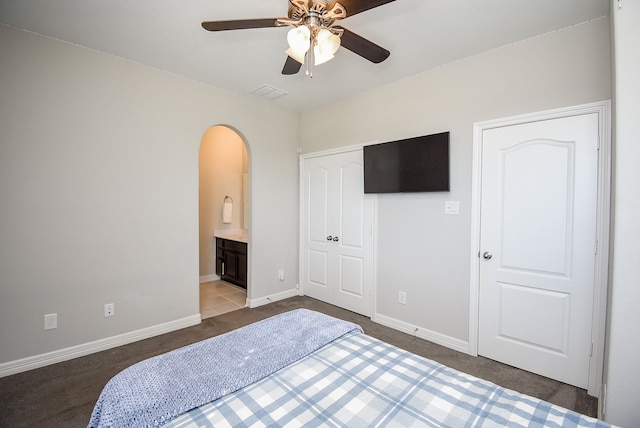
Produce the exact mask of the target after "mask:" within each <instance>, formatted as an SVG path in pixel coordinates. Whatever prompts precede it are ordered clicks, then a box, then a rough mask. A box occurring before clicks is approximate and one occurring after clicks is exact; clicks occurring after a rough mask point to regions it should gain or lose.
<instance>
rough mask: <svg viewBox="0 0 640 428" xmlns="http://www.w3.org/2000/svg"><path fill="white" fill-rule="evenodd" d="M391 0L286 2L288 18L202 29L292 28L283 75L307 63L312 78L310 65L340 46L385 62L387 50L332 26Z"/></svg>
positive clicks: (221, 23) (210, 25)
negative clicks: (287, 3)
mask: <svg viewBox="0 0 640 428" xmlns="http://www.w3.org/2000/svg"><path fill="white" fill-rule="evenodd" d="M392 1H395V0H339V1H336V0H289V3H290V5H289V13H288V17H287V18H264V19H238V20H231V21H205V22H203V23H202V28H204V29H205V30H208V31H226V30H244V29H250V28H268V27H283V26H292V27H293V28H292V29H291V30H289V33H288V34H287V41H288V43H289V49H287V50H286V53H287V59H286V61H285V64H284V67H283V69H282V74H296V73H298V71H300V68H301V67H302V65H303V64H306V66H307V69H306V74H307V75H309V76H313V66H314V65H319V64H322V63H324V62H326V61H328V60H330V59H331V58H333V56H334V54H335V52H336V51H337V50H338V48H339V47H340V46H343V47H345V48H347V49H348V50H350V51H351V52H353V53H355V54H357V55H360V56H361V57H363V58H365V59H367V60H369V61H371V62H373V63H376V64H377V63H380V62H382V61H384V60H385V59H387V57H388V56H389V54H390V52H389V51H388V50H386V49H384V48H382V47H380V46H378V45H376V44H375V43H373V42H371V41H369V40H367V39H365V38H364V37H361V36H359V35H357V34H355V33H353V32H351V31H349V30H347V29H346V28H344V27H341V26H339V25H334V23H335V21H337V20H341V19H344V18H347V17H349V16H353V15H355V14H357V13H360V12H364V11H366V10H369V9H373V8H375V7H378V6H382V5H384V4H387V3H391V2H392Z"/></svg>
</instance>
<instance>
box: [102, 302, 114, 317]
mask: <svg viewBox="0 0 640 428" xmlns="http://www.w3.org/2000/svg"><path fill="white" fill-rule="evenodd" d="M115 314H116V308H115V306H114V304H113V303H107V304H106V305H104V317H105V318H107V317H112V316H114V315H115Z"/></svg>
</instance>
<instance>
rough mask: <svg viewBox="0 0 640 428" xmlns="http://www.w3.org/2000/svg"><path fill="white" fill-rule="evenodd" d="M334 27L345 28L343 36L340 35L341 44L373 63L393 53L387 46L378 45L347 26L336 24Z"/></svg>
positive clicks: (379, 61)
mask: <svg viewBox="0 0 640 428" xmlns="http://www.w3.org/2000/svg"><path fill="white" fill-rule="evenodd" d="M333 28H337V29H340V30H343V33H342V37H340V46H342V47H344V48H347V49H349V50H350V51H351V52H353V53H355V54H357V55H360V56H361V57H362V58H365V59H368V60H369V61H371V62H373V63H376V64H378V63H381V62H382V61H384V60H385V59H387V58H388V57H389V55H390V54H391V52H389V51H388V50H386V49H385V48H383V47H381V46H378V45H376V44H375V43H373V42H371V41H369V40H367V39H365V38H364V37H362V36H359V35H357V34H356V33H354V32H352V31H349V30H347V29H346V28H343V27H340V26H334V27H333Z"/></svg>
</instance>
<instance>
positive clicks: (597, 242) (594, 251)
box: [593, 239, 599, 254]
mask: <svg viewBox="0 0 640 428" xmlns="http://www.w3.org/2000/svg"><path fill="white" fill-rule="evenodd" d="M598 244H599V241H598V240H597V239H596V242H595V243H594V245H593V254H598V246H599V245H598Z"/></svg>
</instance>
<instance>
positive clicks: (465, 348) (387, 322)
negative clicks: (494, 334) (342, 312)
mask: <svg viewBox="0 0 640 428" xmlns="http://www.w3.org/2000/svg"><path fill="white" fill-rule="evenodd" d="M371 320H372V321H374V322H377V323H378V324H382V325H384V326H387V327H390V328H393V329H394V330H399V331H401V332H403V333H407V334H410V335H412V336H416V337H419V338H420V339H424V340H428V341H429V342H433V343H437V344H438V345H442V346H444V347H446V348H450V349H453V350H455V351H459V352H464V353H465V354H469V355H472V354H471V353H470V352H469V342H465V341H464V340H460V339H456V338H455V337H450V336H446V335H444V334H442V333H437V332H435V331H431V330H428V329H425V328H422V327H418V326H416V325H412V324H409V323H406V322H404V321H400V320H397V319H395V318H391V317H388V316H386V315H380V314H377V313H374V314H373V316H372V317H371Z"/></svg>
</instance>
